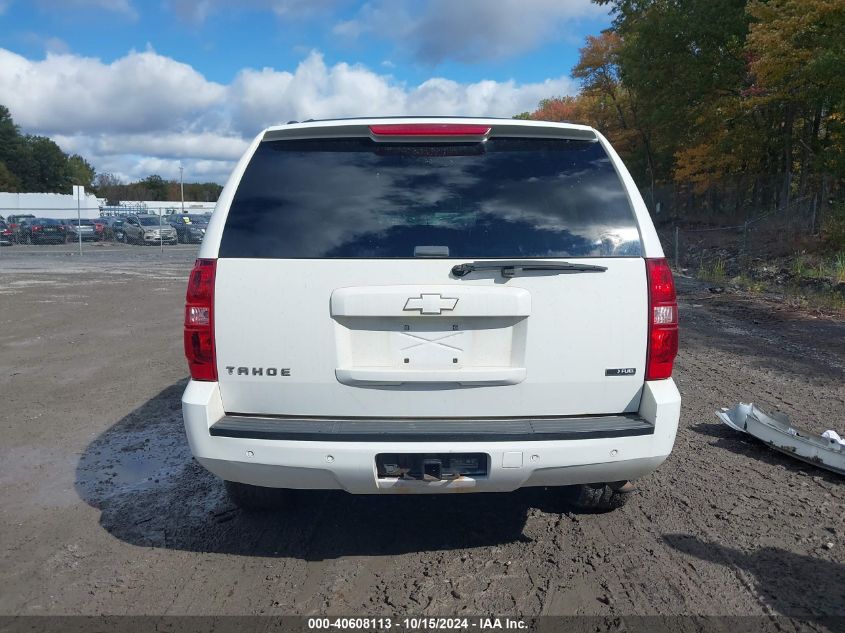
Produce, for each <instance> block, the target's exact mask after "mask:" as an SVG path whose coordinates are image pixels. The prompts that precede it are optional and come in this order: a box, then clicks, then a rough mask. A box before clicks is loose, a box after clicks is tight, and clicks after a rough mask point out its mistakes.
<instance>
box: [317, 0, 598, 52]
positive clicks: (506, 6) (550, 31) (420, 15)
mask: <svg viewBox="0 0 845 633" xmlns="http://www.w3.org/2000/svg"><path fill="white" fill-rule="evenodd" d="M600 15H603V16H606V15H607V9H606V8H603V7H599V6H597V5H595V4H593V3H592V2H591V1H590V0H495V1H493V2H491V1H490V0H460V1H456V0H429V1H428V2H411V1H409V0H373V1H372V2H369V3H367V4H365V5H364V6H363V7H362V8H361V9H360V10H359V12H358V14H357V15H356V16H355V17H354V18H353V19H351V20H347V21H345V22H340V23H338V24H336V25H335V26H334V29H333V31H334V33H335V34H336V35H338V36H341V37H346V38H349V39H356V38H359V37H363V36H367V37H376V38H381V39H388V40H392V41H393V42H394V43H395V44H396V45H397V48H398V49H400V50H401V51H405V52H410V53H411V55H412V56H413V57H414V58H416V59H418V60H420V61H423V62H426V63H430V64H437V63H440V62H442V61H445V60H447V59H455V60H458V61H462V62H476V61H479V60H491V59H500V58H504V57H509V56H512V55H516V54H519V53H522V52H525V51H528V50H531V49H534V48H536V47H538V46H540V45H541V44H543V43H544V42H546V41H548V40H549V39H551V38H554V37H566V36H567V35H569V31H570V30H571V23H572V22H573V21H575V20H578V19H580V18H584V17H592V16H600Z"/></svg>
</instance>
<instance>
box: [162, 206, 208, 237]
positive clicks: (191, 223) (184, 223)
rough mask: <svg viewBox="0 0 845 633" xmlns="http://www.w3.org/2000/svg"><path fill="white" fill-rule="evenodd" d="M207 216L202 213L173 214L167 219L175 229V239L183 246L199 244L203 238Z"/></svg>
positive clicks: (206, 225)
mask: <svg viewBox="0 0 845 633" xmlns="http://www.w3.org/2000/svg"><path fill="white" fill-rule="evenodd" d="M208 219H209V216H207V215H205V214H204V213H174V214H173V215H171V216H170V217H169V218H167V222H168V224H170V226H172V227H173V228H174V229H176V238H177V239H178V240H179V241H180V242H182V243H183V244H199V243H200V242H202V238H203V237H205V230H206V229H207V228H208Z"/></svg>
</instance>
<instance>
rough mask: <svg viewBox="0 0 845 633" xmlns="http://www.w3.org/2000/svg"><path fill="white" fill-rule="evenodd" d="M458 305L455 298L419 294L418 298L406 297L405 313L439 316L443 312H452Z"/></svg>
mask: <svg viewBox="0 0 845 633" xmlns="http://www.w3.org/2000/svg"><path fill="white" fill-rule="evenodd" d="M457 304H458V299H457V297H441V296H440V295H435V294H421V295H420V296H419V297H408V300H407V301H406V302H405V307H404V308H402V309H403V310H405V311H410V310H419V311H420V314H440V313H441V312H443V310H454V309H455V306H456V305H457Z"/></svg>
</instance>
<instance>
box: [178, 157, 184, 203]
mask: <svg viewBox="0 0 845 633" xmlns="http://www.w3.org/2000/svg"><path fill="white" fill-rule="evenodd" d="M182 169H183V168H182V163H179V190H180V192H181V194H182V213H185V181H184V180H183V179H182Z"/></svg>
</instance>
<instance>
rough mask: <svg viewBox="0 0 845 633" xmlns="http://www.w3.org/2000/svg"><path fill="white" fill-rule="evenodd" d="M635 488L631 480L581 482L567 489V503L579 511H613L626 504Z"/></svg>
mask: <svg viewBox="0 0 845 633" xmlns="http://www.w3.org/2000/svg"><path fill="white" fill-rule="evenodd" d="M634 490H635V488H634V486H633V484H631V482H629V481H615V482H611V483H605V484H581V485H579V486H572V487H571V488H569V489H568V490H567V493H566V496H567V499H566V500H567V503H568V505H570V506H571V507H572V508H574V509H575V510H577V511H579V512H592V513H602V512H611V511H613V510H616V509H618V508H621V507H622V506H624V505H625V504H626V503H627V501H628V499H629V498H630V497H631V493H632V492H634Z"/></svg>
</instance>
